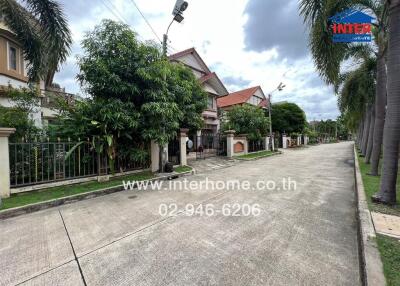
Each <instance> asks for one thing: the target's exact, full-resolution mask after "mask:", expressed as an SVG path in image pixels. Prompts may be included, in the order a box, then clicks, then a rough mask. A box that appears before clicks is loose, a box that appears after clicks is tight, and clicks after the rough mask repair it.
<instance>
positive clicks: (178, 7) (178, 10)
mask: <svg viewBox="0 0 400 286" xmlns="http://www.w3.org/2000/svg"><path fill="white" fill-rule="evenodd" d="M188 6H189V4H188V2H186V1H184V0H176V3H175V7H174V10H173V11H172V16H174V18H173V19H172V21H171V23H170V24H169V25H168V28H167V32H166V33H165V34H164V35H163V43H162V48H163V54H164V56H166V55H167V42H168V32H169V28H171V25H172V23H173V22H174V21H176V22H178V23H180V22H182V21H183V19H184V17H183V16H182V13H183V12H184V11H185V10H186V9H187V7H188Z"/></svg>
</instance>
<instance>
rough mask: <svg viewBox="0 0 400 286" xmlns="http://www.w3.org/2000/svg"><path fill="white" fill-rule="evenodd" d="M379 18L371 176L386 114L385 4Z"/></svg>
mask: <svg viewBox="0 0 400 286" xmlns="http://www.w3.org/2000/svg"><path fill="white" fill-rule="evenodd" d="M380 9H381V12H380V15H381V16H380V19H379V25H378V29H377V32H376V33H375V42H376V44H377V46H378V53H377V67H376V95H375V126H374V133H373V146H372V152H371V171H370V175H371V176H378V167H379V161H380V158H381V149H382V141H383V129H384V124H385V114H386V83H387V78H386V54H387V18H388V17H387V5H382V6H381V7H380Z"/></svg>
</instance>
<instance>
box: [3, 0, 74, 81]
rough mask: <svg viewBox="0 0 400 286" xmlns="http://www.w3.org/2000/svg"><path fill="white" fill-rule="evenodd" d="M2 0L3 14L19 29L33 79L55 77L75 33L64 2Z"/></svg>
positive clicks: (51, 79) (29, 72)
mask: <svg viewBox="0 0 400 286" xmlns="http://www.w3.org/2000/svg"><path fill="white" fill-rule="evenodd" d="M23 3H24V4H25V5H24V7H22V6H21V5H20V4H19V3H18V1H16V0H0V16H3V17H4V21H5V23H6V25H7V26H9V27H10V28H11V30H12V31H13V32H14V33H15V36H16V38H17V39H18V41H19V42H20V43H21V45H22V48H23V52H24V56H25V59H26V60H27V62H28V75H29V78H30V81H32V82H36V81H38V80H39V79H44V80H45V81H46V85H50V84H51V83H52V81H53V77H54V73H55V72H56V70H57V69H58V68H59V65H60V64H61V63H63V62H64V61H65V60H66V58H67V56H68V54H69V51H70V46H71V42H72V39H71V33H70V31H69V28H68V23H67V20H66V19H65V16H64V14H63V11H62V9H61V7H60V5H59V4H58V3H57V2H56V1H52V0H25V1H23Z"/></svg>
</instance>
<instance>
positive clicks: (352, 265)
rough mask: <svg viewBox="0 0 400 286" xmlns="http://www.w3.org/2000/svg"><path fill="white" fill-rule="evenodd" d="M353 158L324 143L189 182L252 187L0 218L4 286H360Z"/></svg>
mask: <svg viewBox="0 0 400 286" xmlns="http://www.w3.org/2000/svg"><path fill="white" fill-rule="evenodd" d="M352 152H353V151H352V144H351V143H340V144H329V145H321V146H316V147H310V148H306V149H301V150H288V151H285V153H284V154H283V155H281V156H275V157H271V158H266V159H261V160H257V161H248V162H240V163H238V164H236V165H234V166H231V167H228V168H224V169H219V170H212V171H211V172H204V173H203V174H198V175H196V176H191V177H187V180H189V181H196V182H199V181H203V180H205V179H206V178H208V180H210V181H211V180H213V181H226V180H229V179H237V180H240V181H241V182H244V181H249V184H250V186H251V188H250V190H247V189H246V190H244V189H241V190H239V188H238V187H236V188H235V189H234V190H227V189H226V188H221V189H218V190H217V189H211V188H209V189H206V187H205V186H204V185H203V186H202V187H201V188H199V189H197V190H193V191H189V190H188V188H186V189H185V190H176V189H175V190H174V191H171V190H160V191H157V190H152V191H125V192H121V193H116V194H112V195H108V196H105V197H99V198H95V199H91V200H87V201H82V202H78V203H74V204H71V205H66V206H62V207H60V208H55V209H50V210H46V211H42V212H37V213H33V214H29V215H24V216H20V217H16V218H12V219H8V220H3V221H0V285H17V284H20V285H85V284H86V285H351V286H354V285H360V278H359V277H360V275H359V263H358V251H357V247H358V246H357V231H356V218H355V194H354V190H353V188H354V186H353V184H354V179H353V169H352V168H353V158H352V157H353V155H352V154H353V153H352ZM289 177H290V179H291V180H292V182H293V181H295V182H296V188H295V187H294V185H293V184H292V185H291V188H290V189H289V188H288V187H289V186H288V185H286V188H285V189H284V188H283V187H284V185H283V183H282V182H283V181H282V179H284V178H285V179H287V178H289ZM182 180H184V179H181V181H182ZM269 180H272V181H274V182H275V183H276V187H275V189H273V190H265V189H262V190H260V189H259V188H257V187H259V186H260V184H259V183H257V182H258V181H262V182H269ZM182 182H183V181H182ZM270 188H271V185H270ZM235 203H238V204H239V207H240V208H242V209H240V211H238V213H237V214H241V216H233V215H232V213H233V211H234V208H233V204H235ZM160 204H176V205H177V208H178V210H179V211H180V212H178V213H177V215H173V216H161V215H160V214H159V206H160ZM187 204H193V205H196V206H197V205H199V204H202V205H203V206H205V205H207V204H209V205H210V204H212V208H213V212H214V213H213V215H212V216H208V215H207V214H205V213H204V212H203V213H201V212H199V213H198V214H194V215H190V212H189V211H188V209H186V206H187ZM246 204H247V205H250V206H255V204H258V205H259V208H260V214H259V215H258V216H254V215H249V216H246V215H244V213H245V211H244V207H243V206H244V205H246ZM224 206H225V210H228V211H230V215H229V214H228V215H227V213H224V214H223V213H221V212H219V213H218V211H219V210H222V209H223V208H224ZM203 210H204V209H203Z"/></svg>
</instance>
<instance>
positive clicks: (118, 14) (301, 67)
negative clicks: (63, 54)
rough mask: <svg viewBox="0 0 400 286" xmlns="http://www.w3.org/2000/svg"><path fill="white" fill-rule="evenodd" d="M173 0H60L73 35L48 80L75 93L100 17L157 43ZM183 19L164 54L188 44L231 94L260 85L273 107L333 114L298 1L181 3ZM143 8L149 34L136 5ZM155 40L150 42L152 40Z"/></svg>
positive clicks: (175, 26) (320, 115)
mask: <svg viewBox="0 0 400 286" xmlns="http://www.w3.org/2000/svg"><path fill="white" fill-rule="evenodd" d="M175 1H176V0H92V1H82V0H59V2H60V3H61V5H62V6H63V9H64V12H65V14H66V16H67V18H68V21H69V25H70V29H71V31H72V36H73V41H74V42H73V47H72V51H71V55H70V57H69V58H68V60H67V61H66V63H64V64H63V66H62V68H61V70H60V72H59V73H58V74H57V75H56V77H55V82H57V83H59V84H60V85H61V86H64V87H65V88H66V91H67V92H70V93H78V94H81V95H84V94H83V91H81V89H80V86H79V84H78V82H77V81H76V79H75V78H76V75H77V74H78V71H79V70H78V66H77V64H76V62H77V60H76V58H77V56H78V55H82V54H83V51H82V49H81V47H80V43H81V41H82V39H83V38H84V36H85V33H86V32H88V31H91V30H93V28H94V27H95V26H96V25H98V24H99V23H100V22H101V20H102V19H112V20H116V21H121V22H124V23H126V24H128V25H130V27H131V28H132V29H133V30H134V31H136V32H137V33H138V35H139V36H138V37H139V39H140V40H154V41H157V42H159V39H158V38H160V39H162V35H163V34H164V33H165V31H166V28H167V26H168V24H169V23H170V21H171V19H172V9H173V7H174V5H175ZM187 1H188V2H189V7H188V9H187V10H186V11H185V12H184V17H185V20H184V21H183V22H182V23H180V24H179V23H177V22H175V23H174V24H173V25H172V27H171V29H170V31H169V42H168V44H169V53H174V52H178V51H181V50H185V49H187V48H191V47H195V48H196V50H197V51H198V53H199V54H200V56H201V57H202V58H203V60H204V61H205V62H206V64H207V65H208V66H209V67H210V69H211V70H212V71H215V72H216V73H217V74H218V76H219V77H220V78H221V80H222V81H223V82H224V84H225V85H226V87H227V88H228V90H229V91H230V92H234V91H238V90H240V89H245V88H248V87H252V86H257V85H260V86H261V87H262V89H263V91H264V93H265V94H266V95H267V94H268V93H270V92H271V91H273V90H274V89H276V87H277V86H278V85H279V83H280V82H283V83H284V84H285V85H286V87H285V88H284V90H282V91H280V92H278V91H275V92H274V93H272V102H279V101H288V102H294V103H296V104H298V105H299V106H300V107H301V108H302V109H303V110H304V111H305V112H306V115H307V120H309V121H311V120H320V119H329V118H330V119H335V118H336V117H337V116H338V115H339V111H338V108H337V103H336V102H337V99H336V96H335V94H334V91H333V88H332V87H330V86H327V85H325V84H324V83H323V81H322V80H321V79H320V78H319V76H318V73H317V72H316V71H315V68H314V64H313V61H312V59H311V56H310V53H309V51H308V48H307V32H306V27H305V25H304V24H303V21H302V19H301V18H300V16H299V14H298V0H286V1H282V0H218V1H215V0H187ZM135 3H136V4H137V6H138V7H139V9H140V10H141V11H142V13H143V14H144V16H145V17H146V19H147V21H148V22H149V23H150V25H151V26H152V28H153V30H154V32H153V30H152V29H151V28H150V27H149V26H148V25H147V23H146V21H145V20H144V19H143V17H142V16H141V14H140V13H139V12H138V10H137V9H136V7H135ZM156 35H157V36H158V38H157V36H156Z"/></svg>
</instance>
